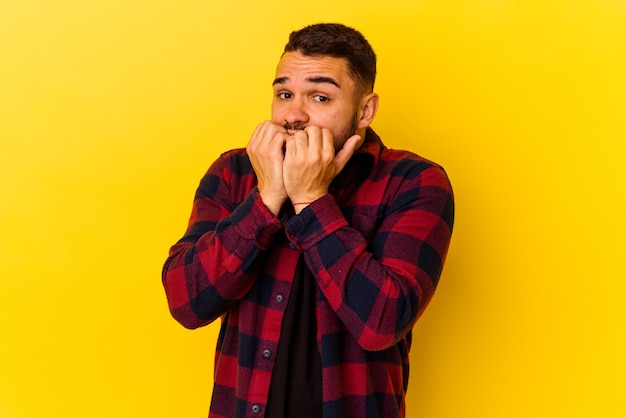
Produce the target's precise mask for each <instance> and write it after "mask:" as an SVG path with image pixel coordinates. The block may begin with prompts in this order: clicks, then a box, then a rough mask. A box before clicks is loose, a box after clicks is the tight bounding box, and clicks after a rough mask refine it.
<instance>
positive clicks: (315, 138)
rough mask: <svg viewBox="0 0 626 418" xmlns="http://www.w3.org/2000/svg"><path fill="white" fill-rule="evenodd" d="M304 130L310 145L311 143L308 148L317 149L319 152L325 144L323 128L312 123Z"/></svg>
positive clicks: (310, 149)
mask: <svg viewBox="0 0 626 418" xmlns="http://www.w3.org/2000/svg"><path fill="white" fill-rule="evenodd" d="M304 130H305V132H306V133H307V136H308V145H309V149H308V150H309V151H315V152H316V153H318V154H319V152H320V151H321V150H322V146H323V143H322V141H323V139H322V136H323V134H322V129H320V128H319V127H318V126H314V125H311V126H307V127H306V128H305V129H304Z"/></svg>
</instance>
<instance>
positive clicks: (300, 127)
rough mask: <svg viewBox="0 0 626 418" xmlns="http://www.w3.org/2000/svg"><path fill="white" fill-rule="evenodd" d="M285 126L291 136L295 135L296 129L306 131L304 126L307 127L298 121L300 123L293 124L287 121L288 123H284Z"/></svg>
mask: <svg viewBox="0 0 626 418" xmlns="http://www.w3.org/2000/svg"><path fill="white" fill-rule="evenodd" d="M283 126H284V128H285V129H286V130H287V133H288V134H289V135H290V136H293V135H294V134H295V133H296V131H304V128H306V126H304V125H301V124H299V123H298V124H295V125H292V124H290V123H286V124H285V125H283Z"/></svg>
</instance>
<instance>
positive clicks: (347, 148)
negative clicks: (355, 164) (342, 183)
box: [335, 135, 362, 171]
mask: <svg viewBox="0 0 626 418" xmlns="http://www.w3.org/2000/svg"><path fill="white" fill-rule="evenodd" d="M361 143H362V138H361V136H360V135H352V136H351V137H350V138H348V140H347V141H346V143H345V144H344V145H343V148H341V149H340V150H339V152H338V153H337V155H335V165H336V167H337V170H338V171H341V170H343V168H344V167H345V166H346V164H347V163H348V160H349V159H350V158H351V157H352V155H353V154H354V151H356V149H357V147H358V146H359V145H361Z"/></svg>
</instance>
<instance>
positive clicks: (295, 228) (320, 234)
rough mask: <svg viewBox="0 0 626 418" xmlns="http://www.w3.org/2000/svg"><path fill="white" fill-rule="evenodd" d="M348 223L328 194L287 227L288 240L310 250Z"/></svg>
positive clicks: (304, 210)
mask: <svg viewBox="0 0 626 418" xmlns="http://www.w3.org/2000/svg"><path fill="white" fill-rule="evenodd" d="M345 226H348V221H347V220H346V218H345V216H344V215H343V213H342V212H341V209H339V206H337V202H336V201H335V198H334V196H333V195H331V194H326V195H324V196H322V197H320V198H319V199H317V200H316V201H315V202H313V203H311V204H310V205H308V206H307V207H305V208H304V209H302V211H301V212H300V213H299V214H298V215H297V216H294V217H293V218H291V219H290V220H289V221H288V222H287V224H286V225H285V231H286V233H287V238H289V240H290V241H291V242H293V243H294V244H296V245H297V246H298V247H299V248H301V249H302V250H308V249H310V248H311V247H313V246H315V245H316V244H317V243H318V242H320V241H321V240H322V239H324V238H326V237H327V236H329V235H330V234H332V233H334V232H335V231H337V230H338V229H340V228H343V227H345Z"/></svg>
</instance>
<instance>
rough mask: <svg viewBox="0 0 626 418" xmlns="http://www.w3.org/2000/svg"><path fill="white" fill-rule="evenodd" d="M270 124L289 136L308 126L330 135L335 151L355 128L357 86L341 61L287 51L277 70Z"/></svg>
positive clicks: (340, 59)
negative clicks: (281, 127) (329, 132)
mask: <svg viewBox="0 0 626 418" xmlns="http://www.w3.org/2000/svg"><path fill="white" fill-rule="evenodd" d="M273 86H274V100H273V101H272V122H274V123H276V124H278V125H281V126H284V127H286V128H287V131H288V132H289V134H291V135H293V132H294V131H295V130H297V129H304V128H305V127H307V126H311V125H314V126H318V127H320V128H327V129H329V130H330V131H331V132H332V133H333V137H334V140H335V150H339V149H341V148H342V147H343V144H344V143H345V142H346V140H347V139H348V138H350V137H351V136H352V135H354V133H355V131H356V128H357V126H356V125H357V100H356V97H357V96H356V83H355V81H354V80H353V79H352V77H351V76H350V72H349V70H348V63H347V61H346V60H345V59H343V58H334V57H330V56H305V55H302V54H301V53H300V52H297V51H296V52H287V53H285V54H284V55H283V57H282V58H281V60H280V62H279V63H278V67H277V68H276V79H275V80H274V83H273Z"/></svg>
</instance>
